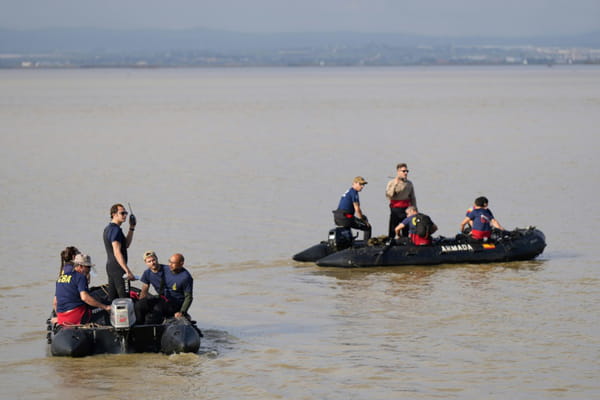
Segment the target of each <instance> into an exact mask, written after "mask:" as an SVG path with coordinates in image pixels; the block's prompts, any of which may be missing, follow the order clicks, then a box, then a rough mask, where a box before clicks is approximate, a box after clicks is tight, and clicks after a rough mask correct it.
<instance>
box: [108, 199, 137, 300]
mask: <svg viewBox="0 0 600 400" xmlns="http://www.w3.org/2000/svg"><path fill="white" fill-rule="evenodd" d="M128 214H129V213H128V212H127V211H126V210H125V207H123V205H122V204H114V205H113V206H112V207H111V208H110V218H111V221H110V223H109V224H108V225H107V226H106V228H104V233H103V240H104V248H105V249H106V255H107V260H106V275H107V276H108V299H109V301H113V300H114V299H116V298H117V297H121V298H122V297H129V296H128V293H126V289H125V280H124V279H123V275H126V278H127V279H128V280H130V281H133V280H135V276H134V275H133V273H132V272H131V269H129V267H128V266H127V248H128V247H129V246H130V245H131V242H132V240H133V231H134V230H135V225H136V219H135V216H134V215H133V214H132V215H131V216H130V217H129V232H127V236H125V235H124V234H123V231H122V230H121V225H122V224H123V223H124V222H125V221H126V220H127V215H128Z"/></svg>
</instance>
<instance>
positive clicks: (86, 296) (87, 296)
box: [79, 291, 110, 312]
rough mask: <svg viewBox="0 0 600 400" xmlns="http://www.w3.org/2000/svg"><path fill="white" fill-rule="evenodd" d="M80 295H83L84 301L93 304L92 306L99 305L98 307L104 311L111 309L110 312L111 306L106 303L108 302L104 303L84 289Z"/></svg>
mask: <svg viewBox="0 0 600 400" xmlns="http://www.w3.org/2000/svg"><path fill="white" fill-rule="evenodd" d="M79 297H81V300H82V301H84V302H85V303H86V304H88V305H90V306H92V307H97V308H101V309H103V310H104V311H109V312H110V306H108V305H106V304H102V303H100V302H99V301H98V300H96V299H95V298H93V297H92V296H91V295H90V294H89V293H88V292H86V291H83V292H79Z"/></svg>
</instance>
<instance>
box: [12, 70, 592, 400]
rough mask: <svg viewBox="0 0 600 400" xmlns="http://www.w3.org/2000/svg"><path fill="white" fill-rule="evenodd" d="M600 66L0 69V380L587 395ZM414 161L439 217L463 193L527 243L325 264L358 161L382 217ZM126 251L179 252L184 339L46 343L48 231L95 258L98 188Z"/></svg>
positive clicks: (135, 387) (371, 209)
mask: <svg viewBox="0 0 600 400" xmlns="http://www.w3.org/2000/svg"><path fill="white" fill-rule="evenodd" d="M599 110H600V69H599V68H594V67H555V68H547V67H529V66H528V67H511V68H422V69H421V68H398V69H396V68H390V69H377V68H372V69H371V68H369V69H354V68H353V69H221V70H124V69H123V70H73V71H70V70H57V71H54V70H40V71H7V70H0V121H1V123H0V187H1V190H2V197H1V200H0V217H1V220H2V221H3V222H2V229H1V231H0V249H1V254H2V256H3V257H2V260H3V261H2V262H1V264H0V272H1V274H2V284H0V288H1V290H0V322H1V324H2V326H3V329H2V331H1V333H0V355H1V357H0V358H1V361H0V383H1V385H2V393H1V394H0V398H1V399H16V398H23V399H55V398H75V397H77V398H89V399H107V398H111V399H121V398H123V399H125V398H127V399H130V398H132V397H138V398H139V397H141V396H148V397H152V398H155V399H174V398H191V399H196V398H197V399H239V398H243V399H277V398H286V399H288V398H293V399H344V400H347V399H386V400H387V399H390V398H406V399H419V398H422V399H432V398H440V399H448V398H453V399H474V400H475V399H477V400H479V399H482V398H497V399H504V398H517V399H520V398H522V399H525V398H526V399H549V398H556V399H590V398H594V397H597V396H598V393H600V384H598V383H597V380H598V379H597V378H598V373H599V367H600V363H599V361H598V358H599V357H598V356H599V350H598V349H599V345H600V328H598V326H600V324H599V322H600V321H599V313H598V306H597V304H598V302H599V301H600V276H599V273H598V267H599V266H600V262H599V261H598V256H597V252H596V251H597V250H596V247H597V246H596V240H595V237H594V234H595V231H596V229H595V228H596V227H597V226H598V223H599V222H600V219H599V217H598V212H597V211H596V199H597V198H598V195H599V193H598V192H599V190H598V184H597V182H598V177H599V175H600V157H598V155H597V149H598V142H599V139H598V126H600V112H599ZM400 161H404V162H407V163H408V164H409V168H410V170H411V172H410V178H411V179H412V180H413V182H414V184H415V187H416V191H417V198H418V203H419V206H420V208H421V209H422V211H424V212H426V213H428V214H430V215H431V216H432V218H433V219H434V221H435V222H436V223H437V225H438V226H439V227H440V234H442V235H445V236H451V235H454V234H455V233H456V231H457V230H458V224H459V222H460V220H461V219H462V217H463V215H464V212H465V210H466V208H467V207H469V206H470V205H471V202H472V201H473V199H474V198H475V197H477V196H479V195H486V196H487V197H488V198H489V199H490V208H491V209H492V210H493V211H494V213H495V215H496V217H497V218H498V219H499V220H500V222H501V223H502V224H503V225H504V226H505V227H508V228H513V227H516V226H519V227H524V226H527V225H536V226H538V227H539V228H540V229H542V230H543V231H544V232H545V233H546V236H547V242H548V247H547V249H546V251H545V252H544V254H542V256H540V257H539V258H538V259H537V260H533V261H528V262H517V263H499V264H490V265H461V266H440V267H407V268H397V269H393V268H391V269H381V268H374V269H364V270H338V269H328V268H319V267H316V266H315V265H313V264H300V263H295V262H293V261H291V255H292V254H294V253H296V252H298V251H300V250H302V249H304V248H305V247H308V246H309V245H311V244H313V243H316V242H318V241H320V240H323V239H325V237H326V234H327V231H328V229H329V228H330V227H332V222H333V221H332V217H331V209H333V208H334V207H335V206H336V205H337V200H338V198H339V195H340V194H341V193H342V192H343V191H345V190H346V189H347V188H348V187H349V186H350V183H351V180H352V177H354V176H355V175H363V176H365V177H366V178H367V180H368V181H369V184H368V185H367V187H366V189H365V190H364V191H363V192H362V193H361V202H362V205H363V208H364V210H365V211H366V213H367V215H368V216H369V219H370V220H371V222H372V223H373V225H374V227H375V231H374V233H375V234H383V233H384V232H385V231H386V229H387V228H386V227H387V217H388V214H387V207H386V202H385V197H384V188H385V184H386V182H387V180H388V179H389V178H388V176H392V175H393V174H394V172H395V171H394V166H395V165H396V163H398V162H400ZM115 202H124V203H126V202H130V203H131V205H132V206H133V210H134V211H135V214H136V215H137V217H138V220H139V223H138V228H137V229H136V235H135V238H134V242H133V244H132V246H131V248H130V254H131V256H130V259H131V262H130V265H131V266H133V268H134V270H135V272H136V273H138V274H139V273H141V272H142V271H143V268H144V265H143V263H142V261H141V255H142V253H143V252H144V251H145V250H147V249H153V250H156V251H157V253H158V254H159V258H160V259H161V261H163V262H164V261H166V259H167V257H168V256H169V255H170V254H171V253H173V252H182V253H183V254H184V255H185V256H186V267H187V268H188V269H189V270H190V271H191V272H192V274H193V275H194V277H195V293H194V294H195V299H194V303H193V305H192V308H191V313H192V315H193V316H194V317H195V319H197V320H198V321H199V325H200V326H201V328H202V329H203V330H204V331H205V334H206V338H205V340H204V341H203V344H202V348H201V351H200V353H199V354H197V355H196V354H192V355H190V354H186V355H174V356H164V355H156V354H130V355H103V356H94V357H87V358H84V359H60V358H52V357H48V356H47V354H46V345H45V331H44V329H45V325H44V321H45V319H46V318H47V316H48V313H49V310H50V305H51V299H52V295H53V292H54V284H53V282H54V279H55V276H56V273H57V271H58V260H59V253H60V251H61V250H62V249H63V248H64V247H65V246H67V245H76V246H78V247H79V248H80V249H82V250H84V251H85V252H89V253H90V254H91V255H92V258H93V260H94V262H95V263H96V264H98V266H97V267H98V272H99V275H98V276H97V277H95V278H94V281H93V283H103V282H104V280H105V274H104V267H103V265H104V263H105V256H104V250H103V246H102V242H101V232H102V230H103V228H104V226H105V225H106V224H107V223H108V209H109V207H110V205H111V204H113V203H115Z"/></svg>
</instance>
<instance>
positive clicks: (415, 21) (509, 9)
mask: <svg viewBox="0 0 600 400" xmlns="http://www.w3.org/2000/svg"><path fill="white" fill-rule="evenodd" d="M48 27H97V28H170V29H173V28H174V29H180V28H214V29H225V30H234V31H241V32H307V31H308V32H314V31H336V30H350V31H360V32H400V33H417V34H425V35H482V36H517V35H554V34H576V33H587V32H592V31H600V0H293V1H292V0H0V28H19V29H28V28H48Z"/></svg>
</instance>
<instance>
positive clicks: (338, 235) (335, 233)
mask: <svg viewBox="0 0 600 400" xmlns="http://www.w3.org/2000/svg"><path fill="white" fill-rule="evenodd" d="M353 240H354V238H353V237H352V229H350V228H339V227H338V228H334V229H331V230H330V231H329V236H328V237H327V244H328V245H329V247H331V249H333V250H334V251H340V250H344V249H347V248H348V247H350V246H352V241H353Z"/></svg>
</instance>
